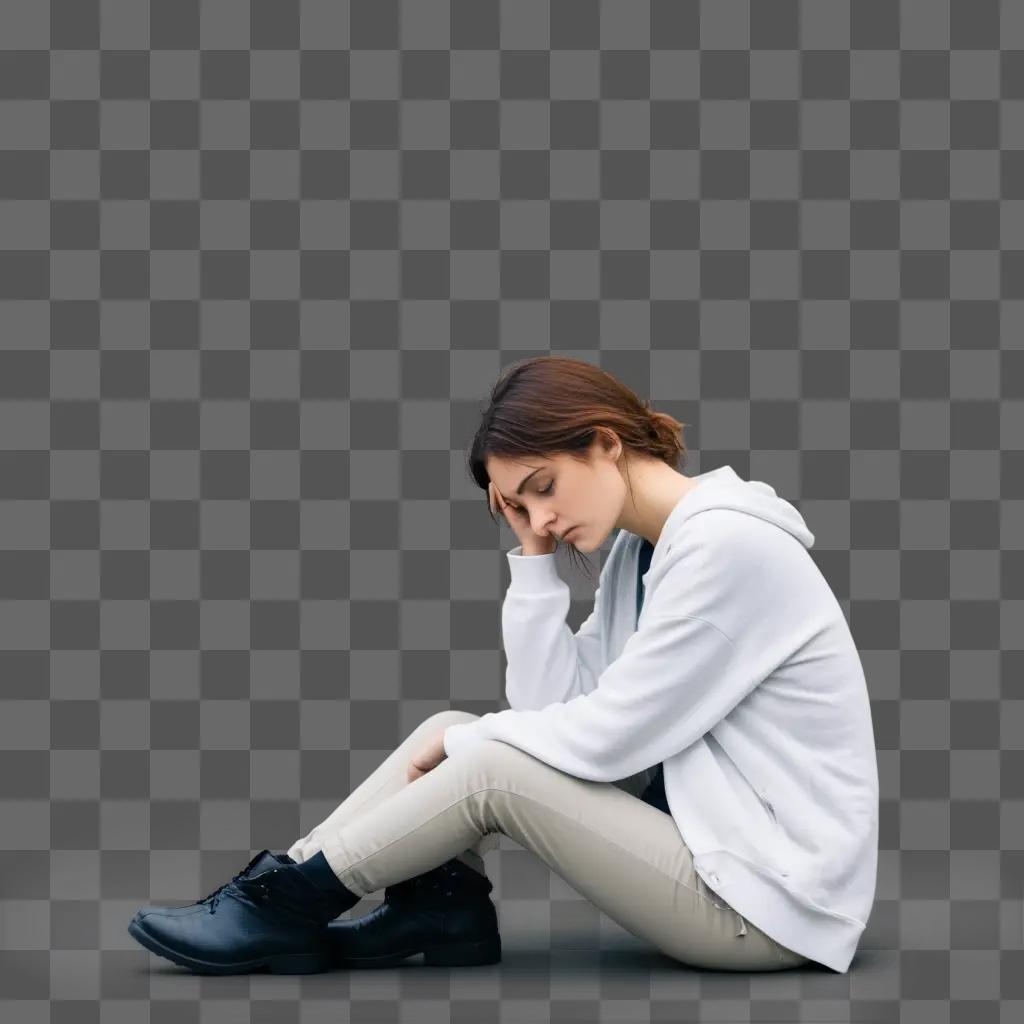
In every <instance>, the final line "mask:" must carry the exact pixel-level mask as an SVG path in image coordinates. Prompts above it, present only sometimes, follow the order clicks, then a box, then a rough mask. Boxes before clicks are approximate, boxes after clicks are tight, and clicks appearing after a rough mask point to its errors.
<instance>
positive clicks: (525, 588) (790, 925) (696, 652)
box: [130, 357, 878, 973]
mask: <svg viewBox="0 0 1024 1024" xmlns="http://www.w3.org/2000/svg"><path fill="white" fill-rule="evenodd" d="M681 426H682V424H679V423H678V422H677V421H676V420H674V419H672V418H671V417H670V416H668V415H666V414H663V413H657V412H654V411H652V410H651V409H650V407H649V405H648V404H647V403H644V402H641V401H640V400H639V399H638V398H637V396H636V395H635V394H634V393H633V392H632V391H630V390H629V389H628V388H626V387H625V386H624V385H623V384H622V383H621V382H619V381H618V380H616V379H615V378H614V377H612V376H611V375H610V374H608V373H606V372H604V371H602V370H600V369H599V368H596V367H593V366H591V365H590V364H588V363H585V362H582V361H578V360H571V359H561V358H555V357H541V358H537V359H530V360H526V361H524V362H522V363H519V364H516V365H515V366H513V367H511V368H510V369H509V370H507V371H506V372H505V373H504V374H503V375H502V377H501V378H500V379H499V381H498V382H497V384H496V385H495V387H494V389H493V391H492V393H491V401H490V405H489V407H488V408H487V410H486V411H485V412H484V415H483V420H482V423H481V425H480V428H479V430H478V432H477V435H476V437H475V439H474V441H473V444H472V448H471V451H470V455H469V469H470V472H471V473H472V476H473V478H474V480H475V481H476V483H477V484H478V485H479V486H480V487H481V489H484V490H486V491H487V494H488V500H489V503H490V508H491V512H492V515H493V514H494V513H495V511H496V510H500V511H501V512H502V513H503V514H504V516H505V519H506V521H507V522H508V524H509V525H510V527H511V528H512V530H513V531H514V533H515V535H516V537H517V538H518V540H519V542H520V543H519V545H518V546H517V547H514V548H513V549H512V550H510V551H509V552H508V555H507V558H508V562H509V567H510V574H511V582H510V586H509V589H508V592H507V594H506V597H505V601H504V604H503V607H502V633H503V643H504V647H505V652H506V655H507V659H508V672H507V676H506V695H507V697H508V702H509V705H510V707H509V709H508V710H506V711H501V712H497V713H490V714H485V715H483V716H476V715H473V714H470V713H468V712H463V711H445V712H441V713H440V714H437V715H433V716H431V717H430V718H428V719H427V720H426V721H424V722H423V723H422V724H421V725H420V726H419V727H418V728H416V729H415V730H413V732H412V733H411V735H410V736H408V737H407V738H406V740H405V741H404V742H403V743H402V744H400V745H399V747H398V748H397V749H396V750H395V751H394V752H393V753H392V754H391V755H390V756H389V757H388V758H387V759H386V760H385V761H384V763H383V764H382V765H381V766H380V767H379V768H378V769H377V770H376V771H375V772H374V773H373V774H372V775H371V776H370V777H369V778H368V779H367V780H366V781H365V782H364V783H362V785H361V786H359V787H358V788H357V789H356V790H355V791H354V792H353V793H352V794H351V795H350V796H349V797H348V799H346V800H345V801H344V802H343V803H342V804H341V805H340V806H339V807H338V808H337V809H336V810H335V811H334V812H333V813H332V814H331V815H330V816H329V817H328V818H327V819H326V820H325V821H323V822H321V823H320V824H319V825H318V826H317V827H315V828H314V829H313V830H312V831H311V832H310V833H309V834H308V835H306V836H304V837H302V838H301V839H298V840H296V842H295V843H294V844H293V845H292V847H291V848H290V849H289V850H288V853H287V854H284V855H276V854H272V853H270V852H269V851H263V853H261V854H259V855H258V856H257V857H256V858H254V859H253V861H250V863H249V865H248V866H247V867H246V869H245V870H244V871H243V872H241V873H240V874H239V875H236V876H235V878H234V879H233V880H232V882H230V883H227V884H226V885H225V886H222V887H221V888H220V889H219V890H217V891H216V892H215V893H213V894H211V896H210V897H207V899H206V900H204V901H200V903H198V904H192V905H191V906H189V907H185V908H177V909H166V908H155V909H153V908H147V909H144V910H143V911H140V913H139V915H136V918H135V920H134V921H133V922H132V926H131V927H130V930H131V931H132V934H134V935H135V936H136V938H138V939H139V941H140V942H142V943H143V944H144V945H146V946H147V948H150V949H153V950H154V951H155V952H159V953H161V955H164V956H168V957H169V958H170V959H172V960H175V962H178V963H182V964H184V965H185V966H188V967H190V968H191V969H193V970H206V971H215V972H220V973H226V972H237V971H244V970H255V969H259V968H262V967H268V968H269V969H271V970H278V971H309V970H322V969H324V968H325V967H326V966H329V965H330V964H331V963H333V964H336V965H341V966H345V965H348V966H352V965H356V964H360V963H367V964H370V963H393V962H396V961H397V960H400V959H401V958H402V957H405V956H409V955H411V954H413V953H415V952H420V951H422V952H424V954H425V958H426V960H427V962H431V963H446V964H452V965H454V964H460V963H490V962H494V961H495V960H497V959H500V939H499V938H498V933H497V920H496V915H495V914H494V908H493V904H492V903H491V901H490V899H489V897H488V895H487V894H488V892H489V891H490V888H491V886H490V882H489V881H488V880H487V878H486V876H485V874H484V873H483V861H482V859H481V853H482V852H483V851H484V850H486V849H487V848H488V846H489V845H492V844H493V842H494V840H495V838H496V836H497V835H499V834H504V835H507V836H510V837H511V838H512V839H514V840H515V841H516V842H517V843H519V844H521V845H522V846H524V847H526V848H527V849H530V850H532V851H534V852H535V853H536V854H537V855H538V856H539V857H541V858H542V859H543V860H544V862H545V863H546V864H547V865H548V866H549V867H550V868H551V869H552V870H553V871H555V872H556V873H558V874H559V875H560V876H561V877H563V878H564V879H565V880H566V881H567V882H568V883H569V884H570V885H571V886H572V887H573V888H575V889H576V890H577V891H578V892H580V893H581V894H583V895H584V896H585V897H586V898H587V899H589V900H590V901H591V902H593V903H594V904H595V905H596V906H597V907H599V908H600V909H601V910H603V911H604V912H605V913H606V914H608V915H609V916H610V917H611V918H613V919H614V920H616V921H617V922H619V923H620V924H621V925H622V926H623V927H625V928H626V929H628V930H629V931H631V932H632V933H634V934H636V935H637V936H639V937H641V938H644V939H645V940H647V941H649V942H650V943H651V944H653V945H654V946H656V947H657V948H658V949H660V950H661V951H662V952H664V953H667V954H668V955H669V956H671V957H673V958H675V959H677V960H678V961H680V962H682V963H685V964H688V965H691V966H695V967H700V968H722V969H727V970H742V971H752V970H753V971H761V970H778V969H782V968H786V967H792V966H796V965H799V964H805V963H809V962H815V963H820V964H822V965H825V966H827V967H830V968H831V969H832V970H835V971H838V972H845V971H846V970H847V969H848V967H849V964H850V962H851V960H852V958H853V954H854V952H855V950H856V946H857V943H858V941H859V938H860V935H861V933H862V931H863V929H864V927H865V924H866V921H867V918H868V916H869V914H870V910H871V906H872V902H873V897H874V889H875V875H876V865H877V845H878V816H877V810H878V779H877V771H876V764H875V753H874V743H873V732H872V725H871V714H870V704H869V701H868V696H867V689H866V685H865V680H864V675H863V671H862V668H861V664H860V660H859V656H858V654H857V651H856V648H855V647H854V644H853V639H852V637H851V635H850V631H849V629H848V627H847V624H846V620H845V618H844V616H843V614H842V609H841V607H840V605H839V604H838V602H837V601H836V599H835V597H834V595H833V594H832V592H831V590H830V589H829V587H828V584H827V582H826V581H825V579H824V577H823V576H822V575H821V573H820V572H819V570H818V569H817V567H816V565H815V564H814V562H813V560H812V559H811V558H810V556H809V555H808V553H807V551H808V549H809V548H810V547H811V546H812V544H813V542H814V537H813V534H812V533H811V532H810V531H809V530H808V529H807V526H806V524H805V522H804V520H803V518H802V517H801V516H800V514H799V512H798V511H797V510H796V509H795V508H794V507H793V506H792V505H791V504H789V503H788V502H786V501H784V500H782V499H780V498H779V497H778V496H777V495H776V493H775V491H774V490H773V489H772V488H771V487H769V486H768V485H767V484H765V483H761V482H756V481H754V482H748V481H743V480H742V479H740V477H739V476H738V475H737V474H736V473H735V472H734V471H733V470H732V469H731V467H729V466H723V467H721V468H719V469H717V470H715V471H714V472H710V473H704V474H701V475H699V476H695V477H687V476H685V475H684V474H682V473H680V472H678V471H677V470H676V469H675V468H674V467H675V466H676V464H677V463H678V462H679V461H680V458H682V459H684V460H685V454H686V452H685V448H684V446H683V444H682V439H681V430H680V428H681ZM615 530H618V531H619V532H618V535H617V536H616V538H615V541H614V543H613V545H612V547H611V550H610V552H609V555H608V557H607V560H606V562H605V565H604V568H603V569H602V571H601V574H600V580H599V583H598V588H597V592H596V595H595V601H594V610H593V612H592V614H591V615H590V617H589V618H588V619H587V620H586V621H585V622H584V623H583V625H582V626H581V627H580V629H579V631H578V632H576V633H575V634H573V633H572V632H571V630H570V629H569V627H568V626H567V624H566V623H565V615H566V613H567V611H568V608H569V603H570V593H569V588H568V586H567V585H566V584H565V583H564V582H563V581H562V580H561V579H560V577H559V576H558V573H557V570H556V567H555V560H554V553H555V551H556V550H557V546H558V544H559V542H565V543H567V544H570V545H571V548H572V550H573V551H575V552H580V551H596V550H598V548H600V546H601V545H602V544H603V542H604V541H605V540H606V539H607V538H608V537H609V536H610V535H611V534H612V532H613V531H615ZM382 888H383V889H384V890H385V897H386V899H385V902H384V903H383V904H381V906H379V907H378V908H376V909H375V910H374V911H373V912H372V913H371V914H369V915H367V916H366V917H365V918H362V919H357V920H354V921H347V922H335V923H334V924H331V925H328V924H327V922H328V921H330V920H332V919H333V918H334V917H337V916H338V915H339V914H340V913H342V912H343V911H344V910H346V909H348V908H349V907H351V906H353V905H354V904H355V903H356V902H358V901H359V900H360V899H361V898H362V897H363V896H366V895H369V894H370V893H372V892H375V891H377V890H379V889H382ZM211 907H212V908H213V909H210V908H211ZM222 910H227V913H226V914H219V912H220V911H222ZM215 912H218V914H219V916H220V917H221V919H222V923H215V922H217V918H216V917H214V913H215ZM140 915H141V916H140Z"/></svg>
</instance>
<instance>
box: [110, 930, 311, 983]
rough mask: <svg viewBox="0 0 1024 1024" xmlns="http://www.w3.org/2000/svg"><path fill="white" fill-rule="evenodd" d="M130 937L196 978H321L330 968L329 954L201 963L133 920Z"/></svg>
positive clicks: (202, 961) (297, 954)
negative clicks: (255, 975)
mask: <svg viewBox="0 0 1024 1024" xmlns="http://www.w3.org/2000/svg"><path fill="white" fill-rule="evenodd" d="M128 934H129V935H131V936H132V937H133V938H134V939H135V941H136V942H138V943H139V944H140V945H142V946H145V947H146V949H148V950H149V951H150V952H151V953H156V955H157V956H162V957H163V958H164V959H165V960H170V961H171V962H172V963H176V964H177V965H178V966H179V967H187V968H188V969H189V970H190V971H193V972H194V973H196V974H252V973H255V972H257V971H263V970H266V971H269V972H270V973H271V974H319V973H320V972H322V971H326V970H329V969H330V967H331V958H330V954H329V953H327V952H323V953H282V954H279V955H277V956H264V957H259V958H257V959H256V960H246V961H242V962H240V963H234V964H218V963H211V962H210V961H207V960H198V959H196V958H195V957H191V956H186V955H185V954H184V953H178V952H177V951H175V950H173V949H170V948H169V947H167V946H165V945H164V944H163V943H162V942H160V941H159V940H157V939H155V938H153V936H152V935H150V934H149V932H147V931H146V930H145V929H144V928H143V927H142V925H141V924H140V923H139V922H138V920H136V919H134V918H133V919H132V922H131V924H129V925H128Z"/></svg>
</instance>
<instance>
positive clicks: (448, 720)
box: [420, 708, 480, 730]
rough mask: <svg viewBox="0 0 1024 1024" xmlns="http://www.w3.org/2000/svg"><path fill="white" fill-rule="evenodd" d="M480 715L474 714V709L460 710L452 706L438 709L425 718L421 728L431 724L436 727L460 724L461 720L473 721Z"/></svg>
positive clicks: (442, 727)
mask: <svg viewBox="0 0 1024 1024" xmlns="http://www.w3.org/2000/svg"><path fill="white" fill-rule="evenodd" d="M479 717H480V716H479V715H475V714H473V712H472V711H460V710H458V709H457V708H450V709H448V710H447V711H438V712H437V713H436V714H434V715H430V716H429V717H427V718H424V719H423V722H422V723H421V724H420V728H421V729H422V728H424V726H427V725H429V726H430V727H431V728H435V729H439V730H440V729H445V728H447V727H448V726H449V725H458V724H459V723H461V722H472V721H475V720H476V719H478V718H479Z"/></svg>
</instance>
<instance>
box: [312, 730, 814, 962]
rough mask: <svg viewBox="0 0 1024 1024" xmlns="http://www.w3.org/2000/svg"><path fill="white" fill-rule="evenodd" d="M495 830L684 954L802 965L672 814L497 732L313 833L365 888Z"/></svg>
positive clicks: (688, 958) (696, 958) (661, 944)
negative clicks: (746, 910)
mask: <svg viewBox="0 0 1024 1024" xmlns="http://www.w3.org/2000/svg"><path fill="white" fill-rule="evenodd" d="M632 779H633V782H632V783H631V785H633V786H636V785H638V784H639V782H640V780H638V779H637V778H636V777H635V776H634V777H632ZM624 781H625V780H624ZM494 833H500V834H504V835H507V836H509V837H511V838H512V839H514V840H515V841H516V842H517V843H519V844H520V845H522V846H524V847H525V848H527V849H529V850H532V851H533V852H534V853H536V854H537V855H538V856H539V857H540V858H541V859H542V860H543V861H544V862H545V863H546V864H547V865H548V866H549V867H550V868H551V869H552V870H553V871H555V872H557V873H558V874H559V875H560V876H561V877H563V878H564V879H565V880H566V881H567V882H569V884H570V885H571V886H572V887H573V888H574V889H576V890H577V891H578V892H579V893H580V894H581V895H583V896H584V897H586V898H587V899H588V900H590V901H591V902H592V903H593V904H594V905H595V906H597V907H598V908H599V909H601V910H602V911H604V912H605V913H606V914H608V916H609V917H611V918H612V919H613V920H615V921H617V922H618V923H619V924H621V925H622V926H623V927H624V928H626V929H627V930H628V931H630V932H632V933H633V934H634V935H636V936H638V937H640V938H643V939H645V940H646V941H649V942H651V943H653V944H654V945H655V946H656V947H657V948H659V949H660V950H661V951H663V952H664V953H667V954H668V955H669V956H672V957H674V958H675V959H678V960H680V961H682V962H684V963H687V964H690V965H693V966H696V967H710V968H725V969H731V970H742V971H749V970H758V971H759V970H779V969H782V968H784V967H789V966H793V965H794V964H796V963H800V962H805V961H804V959H803V958H802V957H797V955H796V954H794V953H792V952H791V951H789V950H787V949H785V947H782V946H780V945H779V944H778V943H776V942H775V941H774V940H773V939H771V938H769V936H767V935H766V934H765V933H764V932H763V931H761V930H760V929H758V928H757V927H756V926H755V925H754V924H752V923H751V922H749V921H747V920H746V919H744V918H741V917H740V915H738V914H737V913H736V912H735V911H734V910H733V909H732V908H731V907H728V906H727V905H725V904H723V903H722V902H721V901H720V900H719V899H718V898H717V897H716V896H715V894H714V893H712V892H711V890H710V889H708V887H707V886H706V885H705V883H704V882H703V881H702V880H701V879H700V878H699V876H698V875H697V873H696V871H695V869H694V866H693V858H692V856H691V854H690V851H689V849H688V848H687V846H686V844H685V843H684V842H683V841H682V838H681V836H680V834H679V830H678V829H677V828H676V825H675V822H674V821H673V820H672V818H671V817H670V816H669V815H667V814H664V813H662V812H661V811H659V810H657V809H656V808H654V807H650V806H649V805H647V804H645V803H644V802H643V801H641V800H638V799H636V798H635V797H634V796H633V795H632V794H631V793H630V792H628V791H627V789H626V788H625V787H624V786H622V785H616V784H611V783H597V782H590V781H587V780H583V779H578V778H575V777H573V776H571V775H568V774H566V773H564V772H561V771H559V770H558V769H555V768H552V767H551V766H550V765H548V764H546V763H544V762H543V761H540V760H538V759H537V758H534V757H533V756H532V755H530V754H527V753H525V752H523V751H521V750H519V749H517V748H516V747H513V746H511V745H509V744H506V743H502V742H500V741H497V740H487V741H484V742H483V743H480V744H478V745H477V746H475V747H473V748H470V749H469V750H466V751H464V752H463V753H462V754H460V755H459V756H457V757H453V758H448V759H446V760H444V761H442V762H441V763H440V764H439V765H438V766H437V767H436V768H435V769H434V770H433V771H431V772H428V773H427V774H426V775H424V776H422V777H421V778H419V779H417V780H416V781H415V782H414V783H410V784H408V785H406V786H403V787H401V788H399V789H397V790H396V791H394V792H393V793H392V794H391V795H390V796H389V797H388V798H386V799H383V800H377V801H374V802H373V803H372V804H371V805H369V806H366V807H365V808H364V809H363V813H361V814H360V815H358V816H357V817H352V818H350V819H349V820H348V821H347V823H345V824H344V825H343V826H342V827H341V828H339V829H336V830H322V831H321V833H320V837H319V838H320V840H321V841H322V843H323V845H322V850H323V853H324V856H325V857H326V858H327V861H328V862H329V864H330V865H331V868H332V869H333V870H334V872H335V874H337V876H338V878H339V879H340V880H341V881H342V883H343V884H344V885H346V886H348V887H349V888H350V889H351V890H353V891H354V892H356V893H358V894H359V895H363V896H365V895H369V894H370V893H372V892H375V891H376V890H378V889H382V888H384V887H386V886H388V885H391V884H393V883H395V882H399V881H402V880H404V879H406V878H410V877H412V876H414V875H417V874H420V873H422V872H425V871H428V870H430V869H431V868H433V867H436V866H437V865H439V864H442V863H443V862H444V861H446V860H447V859H448V858H450V857H452V856H454V855H455V854H457V853H458V852H460V851H462V850H466V849H468V848H470V847H472V846H474V845H475V844H477V843H478V842H480V840H481V839H482V838H483V837H484V836H487V835H491V834H494Z"/></svg>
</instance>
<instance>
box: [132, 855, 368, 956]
mask: <svg viewBox="0 0 1024 1024" xmlns="http://www.w3.org/2000/svg"><path fill="white" fill-rule="evenodd" d="M265 855H269V856H270V857H273V856H274V855H273V854H270V853H269V851H266V850H265V851H263V853H261V854H259V855H258V856H257V857H256V858H254V860H253V862H251V863H250V865H249V867H248V868H247V869H246V871H244V872H242V873H241V874H239V875H236V876H235V877H234V878H233V879H232V880H231V881H230V882H227V883H226V884H225V885H222V886H221V887H220V888H219V889H217V890H216V891H215V892H213V893H211V894H210V896H208V897H206V899H205V900H201V901H200V902H198V903H193V904H192V905H191V906H188V907H175V908H167V907H156V908H145V909H143V910H140V911H139V912H138V913H137V914H136V915H135V917H134V918H133V919H132V921H131V923H130V924H129V925H128V931H129V933H130V934H131V935H132V936H133V937H134V938H135V939H136V940H137V941H138V942H139V943H141V944H142V945H143V946H145V947H146V949H148V950H150V951H151V952H153V953H156V954H157V955H158V956H162V957H166V958H167V959H168V960H171V961H173V962H174V963H176V964H179V965H180V966H182V967H187V968H188V969H189V970H191V971H194V972H195V973H197V974H248V973H250V972H253V971H261V970H269V971H271V972H273V973H275V974H315V973H317V972H319V971H325V970H327V969H328V968H329V967H330V966H331V964H330V955H329V948H328V945H327V943H326V941H325V940H326V932H327V924H328V922H329V921H332V920H333V919H334V918H335V917H337V916H338V915H339V914H341V913H343V912H344V911H346V910H348V909H350V908H351V907H354V906H355V905H356V904H357V903H358V902H359V900H360V898H361V897H359V896H357V895H356V894H355V893H353V892H351V891H350V890H349V889H347V888H346V887H345V886H344V885H342V884H341V882H340V881H338V882H337V885H336V887H334V888H332V889H331V890H330V891H328V890H325V889H321V888H319V887H318V886H317V885H314V884H313V882H311V881H310V880H309V878H308V877H307V876H306V874H304V873H303V870H302V867H301V865H297V864H294V863H292V864H287V863H283V862H282V861H281V859H280V858H274V860H275V862H276V863H275V866H273V867H266V865H267V864H269V863H270V861H268V860H266V859H265ZM261 858H263V860H262V865H263V867H264V868H265V870H260V869H259V866H260V864H261Z"/></svg>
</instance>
